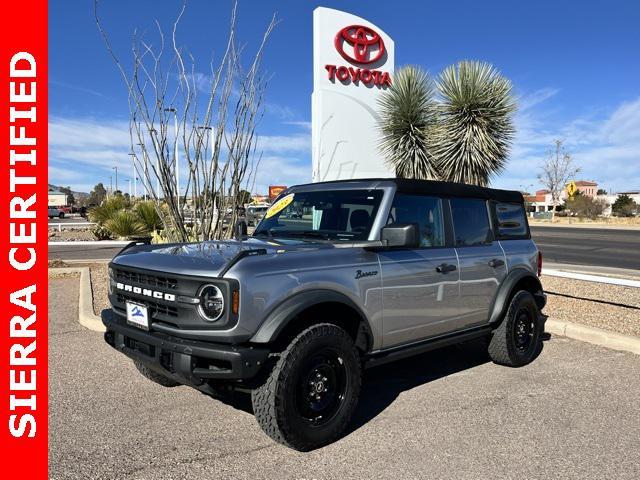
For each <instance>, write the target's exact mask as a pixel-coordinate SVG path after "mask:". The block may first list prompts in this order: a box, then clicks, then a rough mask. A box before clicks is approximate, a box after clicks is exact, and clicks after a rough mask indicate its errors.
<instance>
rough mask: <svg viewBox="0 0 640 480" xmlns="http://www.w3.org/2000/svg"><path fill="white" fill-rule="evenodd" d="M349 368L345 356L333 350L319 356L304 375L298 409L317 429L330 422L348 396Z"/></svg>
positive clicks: (303, 372) (305, 366)
mask: <svg viewBox="0 0 640 480" xmlns="http://www.w3.org/2000/svg"><path fill="white" fill-rule="evenodd" d="M347 383H348V380H347V368H346V366H345V362H344V359H343V358H342V356H341V355H340V354H339V353H338V352H335V351H333V350H331V349H323V350H322V351H319V352H317V353H315V354H314V355H313V356H311V357H310V358H309V360H308V361H307V362H305V364H304V365H303V367H302V369H301V371H300V377H299V381H298V388H297V392H296V407H297V409H298V413H299V414H300V416H301V417H302V418H303V419H305V420H306V421H307V422H309V423H310V424H311V425H313V426H322V425H325V424H327V423H328V422H330V421H331V420H332V419H333V418H334V417H335V416H336V414H337V413H338V411H339V410H340V407H341V406H342V404H343V403H344V400H345V397H346V393H347Z"/></svg>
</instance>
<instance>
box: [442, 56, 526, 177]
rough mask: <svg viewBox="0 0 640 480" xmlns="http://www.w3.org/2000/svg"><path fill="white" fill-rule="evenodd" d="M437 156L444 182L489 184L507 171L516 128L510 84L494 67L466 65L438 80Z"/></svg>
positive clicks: (464, 63)
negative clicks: (503, 170)
mask: <svg viewBox="0 0 640 480" xmlns="http://www.w3.org/2000/svg"><path fill="white" fill-rule="evenodd" d="M438 91H439V95H440V102H439V103H440V105H439V122H438V123H439V125H438V129H437V135H435V139H434V140H435V142H434V149H433V155H434V156H435V157H436V158H437V159H438V170H439V173H440V177H441V179H442V180H447V181H452V182H461V183H471V184H476V185H487V184H488V183H489V178H490V177H491V176H492V175H493V174H496V173H499V172H500V171H501V170H502V169H503V168H504V166H505V163H506V158H507V155H508V153H509V147H510V145H511V142H512V140H513V136H514V133H515V129H514V126H513V119H512V114H513V112H514V111H515V109H516V103H515V100H514V98H513V96H512V94H511V82H510V81H509V80H508V79H506V78H505V77H503V76H502V75H500V73H499V72H498V71H497V70H496V69H495V68H494V67H493V66H491V65H489V64H487V63H481V62H476V61H462V62H459V63H458V64H457V65H452V66H450V67H448V68H447V69H445V70H444V71H443V72H442V74H441V75H440V77H439V79H438Z"/></svg>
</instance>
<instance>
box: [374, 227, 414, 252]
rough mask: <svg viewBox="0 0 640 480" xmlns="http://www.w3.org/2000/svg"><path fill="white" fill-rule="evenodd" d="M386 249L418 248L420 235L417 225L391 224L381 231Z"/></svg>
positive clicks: (381, 238)
mask: <svg viewBox="0 0 640 480" xmlns="http://www.w3.org/2000/svg"><path fill="white" fill-rule="evenodd" d="M380 240H381V241H382V244H383V245H384V246H385V247H396V248H398V247H401V248H418V247H419V246H420V234H419V230H418V224H417V223H391V224H389V225H387V226H386V227H383V228H382V230H381V231H380Z"/></svg>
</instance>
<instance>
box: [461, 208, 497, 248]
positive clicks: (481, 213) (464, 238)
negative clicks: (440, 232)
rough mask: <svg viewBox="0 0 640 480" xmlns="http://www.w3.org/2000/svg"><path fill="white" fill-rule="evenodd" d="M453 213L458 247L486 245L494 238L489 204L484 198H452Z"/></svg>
mask: <svg viewBox="0 0 640 480" xmlns="http://www.w3.org/2000/svg"><path fill="white" fill-rule="evenodd" d="M451 215H452V216H453V232H454V234H455V239H456V246H457V247H470V246H473V245H484V244H485V243H490V242H491V241H492V240H493V234H492V233H491V226H490V224H489V214H488V212H487V204H486V202H485V201H484V200H476V199H473V198H455V199H452V200H451Z"/></svg>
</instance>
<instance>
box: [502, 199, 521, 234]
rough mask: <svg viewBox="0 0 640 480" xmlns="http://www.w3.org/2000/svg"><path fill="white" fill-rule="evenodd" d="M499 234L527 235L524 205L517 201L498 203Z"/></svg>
mask: <svg viewBox="0 0 640 480" xmlns="http://www.w3.org/2000/svg"><path fill="white" fill-rule="evenodd" d="M496 219H497V220H498V234H499V235H500V236H501V237H525V236H527V219H526V216H525V212H524V206H523V205H519V204H517V203H498V204H496Z"/></svg>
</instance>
